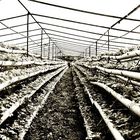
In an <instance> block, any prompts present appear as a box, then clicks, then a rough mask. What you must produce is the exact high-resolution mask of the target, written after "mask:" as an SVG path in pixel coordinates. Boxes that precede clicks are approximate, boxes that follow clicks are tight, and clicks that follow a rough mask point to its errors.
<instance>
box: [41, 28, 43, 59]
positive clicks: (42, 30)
mask: <svg viewBox="0 0 140 140" xmlns="http://www.w3.org/2000/svg"><path fill="white" fill-rule="evenodd" d="M42 41H43V30H42V29H41V59H42V58H43V54H42V53H43V50H42V49H43V48H42Z"/></svg>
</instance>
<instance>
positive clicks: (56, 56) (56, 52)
mask: <svg viewBox="0 0 140 140" xmlns="http://www.w3.org/2000/svg"><path fill="white" fill-rule="evenodd" d="M56 57H57V48H56V47H55V61H56Z"/></svg>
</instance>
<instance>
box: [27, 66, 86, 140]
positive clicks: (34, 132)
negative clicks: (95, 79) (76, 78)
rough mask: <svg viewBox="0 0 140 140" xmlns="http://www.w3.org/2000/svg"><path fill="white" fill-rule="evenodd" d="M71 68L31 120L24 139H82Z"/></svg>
mask: <svg viewBox="0 0 140 140" xmlns="http://www.w3.org/2000/svg"><path fill="white" fill-rule="evenodd" d="M74 89H75V87H74V84H73V78H72V72H71V68H69V69H68V70H67V72H66V73H65V74H64V76H63V77H62V79H61V80H60V82H59V83H58V84H57V86H56V88H55V90H54V91H53V92H52V93H51V95H50V97H49V98H48V100H47V102H46V104H45V106H44V108H42V109H41V110H40V112H39V114H38V116H37V117H36V118H35V120H34V121H33V123H32V125H31V127H30V129H29V131H28V133H27V135H26V137H25V139H26V140H29V139H31V140H46V139H47V140H84V139H85V137H86V131H85V128H84V124H83V119H82V117H81V114H80V111H79V108H78V103H77V99H76V95H75V94H76V93H75V91H74Z"/></svg>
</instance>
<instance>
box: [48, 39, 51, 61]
mask: <svg viewBox="0 0 140 140" xmlns="http://www.w3.org/2000/svg"><path fill="white" fill-rule="evenodd" d="M50 46H51V41H50V38H49V46H48V60H49V59H50Z"/></svg>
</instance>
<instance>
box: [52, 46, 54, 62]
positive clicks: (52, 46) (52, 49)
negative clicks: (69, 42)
mask: <svg viewBox="0 0 140 140" xmlns="http://www.w3.org/2000/svg"><path fill="white" fill-rule="evenodd" d="M53 59H54V44H52V60H53Z"/></svg>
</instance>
